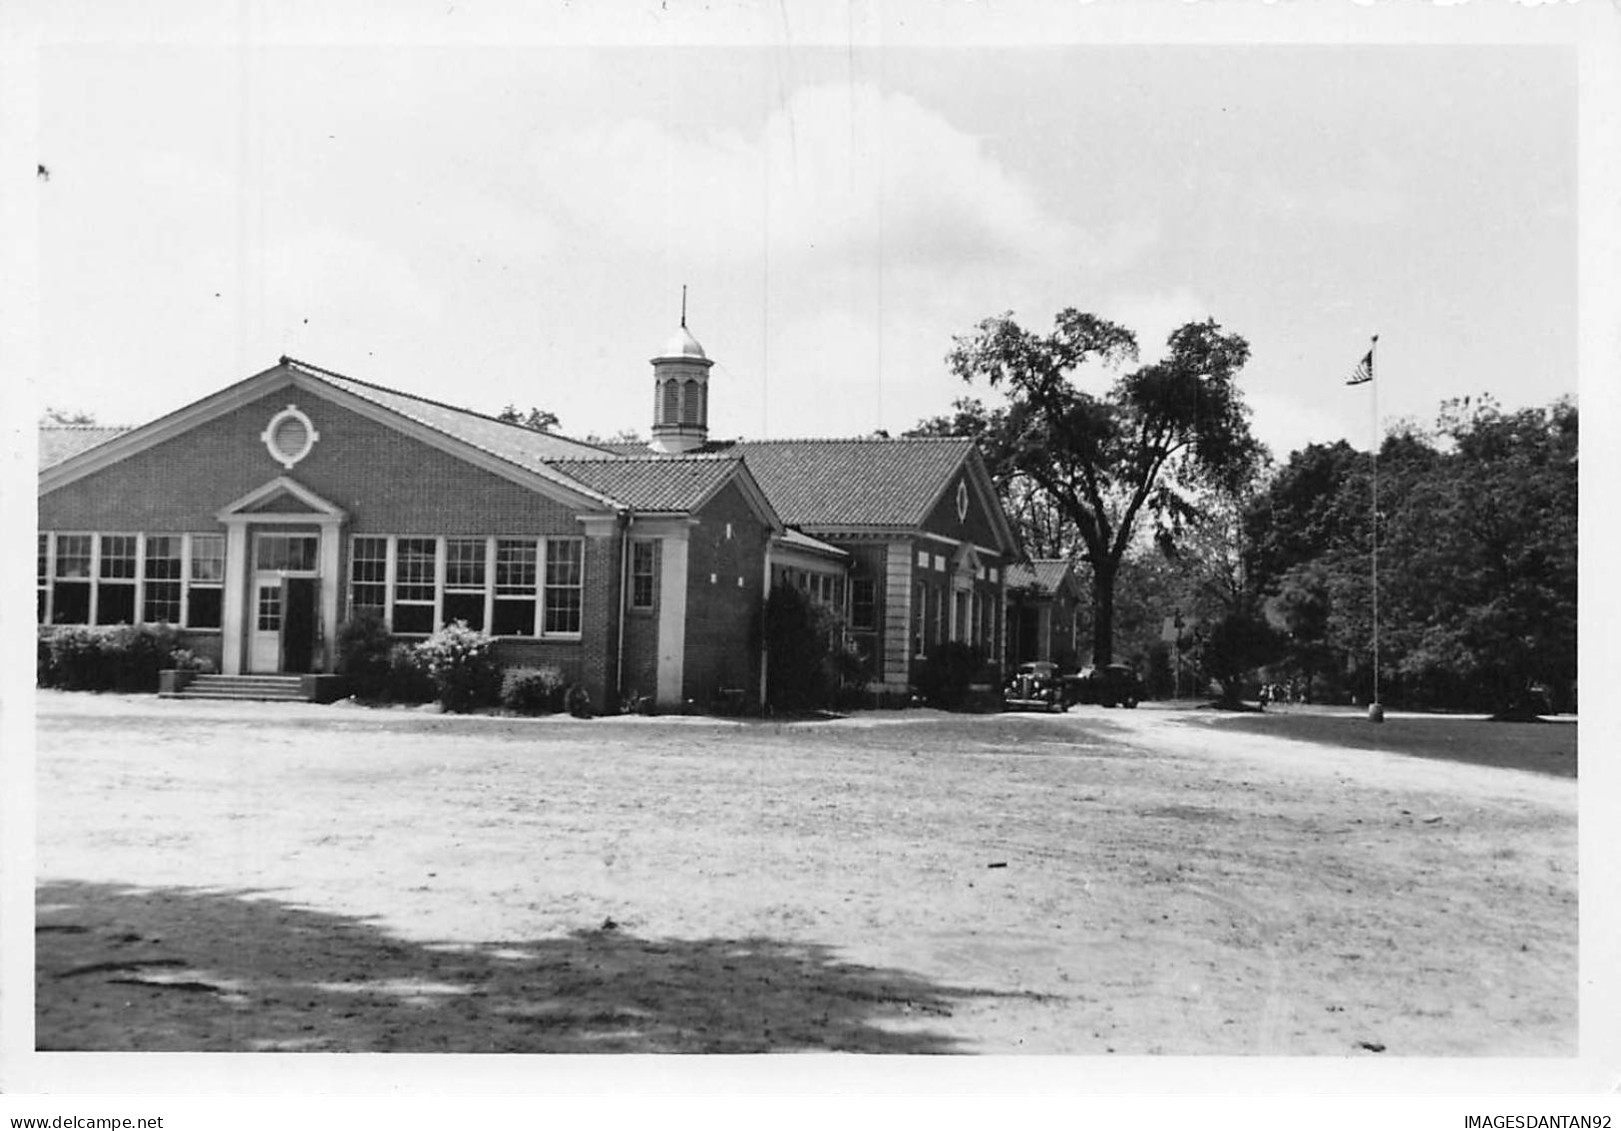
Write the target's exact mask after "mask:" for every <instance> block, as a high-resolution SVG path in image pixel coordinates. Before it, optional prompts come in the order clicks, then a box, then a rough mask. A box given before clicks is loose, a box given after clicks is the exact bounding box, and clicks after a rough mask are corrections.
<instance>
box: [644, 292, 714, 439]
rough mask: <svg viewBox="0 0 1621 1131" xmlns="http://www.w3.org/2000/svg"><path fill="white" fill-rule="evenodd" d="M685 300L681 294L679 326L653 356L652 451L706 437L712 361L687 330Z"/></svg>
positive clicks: (684, 296) (707, 437) (707, 432)
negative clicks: (655, 355) (656, 354)
mask: <svg viewBox="0 0 1621 1131" xmlns="http://www.w3.org/2000/svg"><path fill="white" fill-rule="evenodd" d="M686 306H687V301H686V294H685V292H684V291H683V293H682V296H681V328H680V329H679V330H677V331H676V332H675V335H674V336H673V337H672V338H671V339H670V340H669V341H668V342H666V343H665V345H664V348H663V349H662V350H660V351H659V354H658V356H657V357H655V358H654V359H653V440H652V442H651V443H649V444H648V447H649V448H652V449H653V450H654V451H655V452H666V453H671V454H674V453H679V452H690V451H692V450H693V449H694V448H700V447H702V446H703V445H704V443H705V442H706V441H707V440H708V439H709V367H710V366H711V365H714V364H715V363H714V362H713V361H710V360H709V358H708V357H707V356H705V354H704V347H703V346H701V345H699V344H698V339H697V338H694V337H693V336H692V334H691V333H689V332H688V330H687V311H686Z"/></svg>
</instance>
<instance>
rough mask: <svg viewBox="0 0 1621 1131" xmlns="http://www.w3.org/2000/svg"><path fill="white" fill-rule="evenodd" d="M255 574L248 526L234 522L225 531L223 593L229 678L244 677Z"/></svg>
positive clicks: (223, 658) (223, 659)
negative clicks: (251, 582) (251, 584)
mask: <svg viewBox="0 0 1621 1131" xmlns="http://www.w3.org/2000/svg"><path fill="white" fill-rule="evenodd" d="M252 575H253V568H252V564H251V563H250V562H249V561H248V527H247V523H246V522H232V523H230V524H228V525H227V526H226V528H225V578H224V587H223V592H221V594H220V601H221V608H220V669H221V670H222V671H223V672H224V673H225V674H226V675H241V674H242V641H243V640H244V639H246V632H247V629H246V627H245V623H244V620H245V617H246V606H247V595H248V578H249V577H251V576H252Z"/></svg>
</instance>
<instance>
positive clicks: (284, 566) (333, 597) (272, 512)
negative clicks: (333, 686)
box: [216, 475, 348, 675]
mask: <svg viewBox="0 0 1621 1131" xmlns="http://www.w3.org/2000/svg"><path fill="white" fill-rule="evenodd" d="M216 517H217V518H218V519H219V521H220V522H221V524H223V525H224V527H225V531H226V537H225V563H226V578H225V593H224V609H223V614H222V617H221V621H222V623H221V657H220V658H221V661H222V663H221V666H222V668H223V669H224V672H225V674H226V675H241V674H245V673H252V674H261V673H275V672H309V671H317V672H329V671H331V670H332V667H333V662H334V659H335V657H334V656H333V650H332V641H333V640H334V639H335V638H336V636H337V631H338V589H339V581H340V578H341V576H342V575H341V574H340V572H339V549H340V546H341V544H342V536H343V527H344V524H345V523H346V522H347V521H348V515H347V514H346V513H345V512H344V510H343V509H342V508H341V507H338V506H336V505H335V504H333V503H330V502H328V501H327V500H325V499H323V498H321V497H320V496H319V495H317V494H316V493H315V492H313V491H311V490H310V489H309V488H307V487H305V486H303V485H302V484H300V483H298V482H297V481H296V480H294V479H291V478H289V477H288V476H285V475H283V476H278V477H276V478H275V479H272V480H271V481H270V482H268V483H266V484H265V485H264V486H262V487H259V488H258V489H256V490H254V491H251V492H249V493H248V494H247V495H244V496H243V497H242V498H240V499H238V500H236V501H235V502H234V503H231V504H230V505H229V506H227V507H225V508H223V509H222V510H220V511H219V512H218V514H217V515H216Z"/></svg>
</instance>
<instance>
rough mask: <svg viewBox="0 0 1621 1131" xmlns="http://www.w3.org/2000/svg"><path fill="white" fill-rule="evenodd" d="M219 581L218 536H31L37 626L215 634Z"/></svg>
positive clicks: (221, 541) (221, 554) (221, 547)
mask: <svg viewBox="0 0 1621 1131" xmlns="http://www.w3.org/2000/svg"><path fill="white" fill-rule="evenodd" d="M188 547H189V548H188ZM224 579H225V537H224V535H220V534H148V535H146V536H145V537H142V536H141V535H139V534H51V533H44V534H41V535H40V536H39V619H40V623H41V624H43V623H45V622H46V620H47V619H49V621H50V623H52V624H135V623H137V622H142V623H148V624H153V623H158V622H167V623H169V624H181V623H184V624H185V626H186V627H187V628H218V627H219V626H220V592H221V585H222V583H223V581H224Z"/></svg>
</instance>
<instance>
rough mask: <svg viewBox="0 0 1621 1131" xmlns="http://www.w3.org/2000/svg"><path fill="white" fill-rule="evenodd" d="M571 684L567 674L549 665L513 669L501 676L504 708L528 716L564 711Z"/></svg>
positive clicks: (502, 704)
mask: <svg viewBox="0 0 1621 1131" xmlns="http://www.w3.org/2000/svg"><path fill="white" fill-rule="evenodd" d="M567 686H568V683H567V681H566V680H564V678H563V673H562V672H561V671H559V670H558V669H557V668H554V667H552V666H551V665H549V664H548V665H547V666H545V667H539V668H509V669H507V671H506V673H505V674H504V675H503V676H502V677H501V706H503V707H505V708H507V709H508V710H510V711H517V712H519V713H521V714H525V715H546V714H552V713H554V712H556V711H560V710H562V708H563V691H564V689H565V688H566V687H567Z"/></svg>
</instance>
